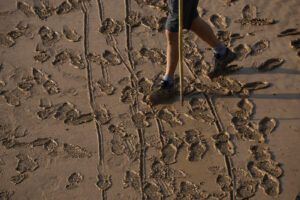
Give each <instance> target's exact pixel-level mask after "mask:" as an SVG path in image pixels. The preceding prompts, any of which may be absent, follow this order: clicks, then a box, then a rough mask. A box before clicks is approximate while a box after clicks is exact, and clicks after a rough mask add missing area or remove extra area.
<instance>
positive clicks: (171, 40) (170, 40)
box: [166, 30, 178, 76]
mask: <svg viewBox="0 0 300 200" xmlns="http://www.w3.org/2000/svg"><path fill="white" fill-rule="evenodd" d="M166 37H167V66H166V75H168V76H174V73H175V70H176V67H177V63H178V32H171V31H169V30H166Z"/></svg>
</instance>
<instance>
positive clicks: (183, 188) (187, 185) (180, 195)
mask: <svg viewBox="0 0 300 200" xmlns="http://www.w3.org/2000/svg"><path fill="white" fill-rule="evenodd" d="M176 197H177V198H176V199H207V198H208V197H209V195H208V194H207V192H205V191H201V190H200V186H199V185H196V184H194V183H191V182H189V181H182V182H181V183H180V185H179V189H178V191H177V194H176Z"/></svg>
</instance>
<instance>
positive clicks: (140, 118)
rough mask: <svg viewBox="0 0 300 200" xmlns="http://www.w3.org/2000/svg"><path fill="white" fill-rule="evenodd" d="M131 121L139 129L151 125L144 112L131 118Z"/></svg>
mask: <svg viewBox="0 0 300 200" xmlns="http://www.w3.org/2000/svg"><path fill="white" fill-rule="evenodd" d="M131 120H132V121H133V123H134V125H135V127H136V128H138V129H142V128H146V127H149V126H150V123H149V122H148V121H147V119H146V116H145V114H144V113H142V112H138V113H135V114H134V115H132V116H131Z"/></svg>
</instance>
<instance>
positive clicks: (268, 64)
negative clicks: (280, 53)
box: [257, 58, 284, 72]
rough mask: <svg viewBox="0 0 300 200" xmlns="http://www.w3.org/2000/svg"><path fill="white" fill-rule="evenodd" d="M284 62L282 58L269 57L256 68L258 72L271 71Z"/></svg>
mask: <svg viewBox="0 0 300 200" xmlns="http://www.w3.org/2000/svg"><path fill="white" fill-rule="evenodd" d="M283 63H284V59H282V58H271V59H268V60H267V61H265V62H264V63H262V64H261V65H259V66H258V67H257V70H258V71H260V72H268V71H272V70H274V69H275V68H278V67H280V66H281V65H282V64H283Z"/></svg>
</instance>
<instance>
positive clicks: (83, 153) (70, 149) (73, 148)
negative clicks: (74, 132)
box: [64, 143, 92, 158]
mask: <svg viewBox="0 0 300 200" xmlns="http://www.w3.org/2000/svg"><path fill="white" fill-rule="evenodd" d="M64 151H65V152H66V153H67V154H68V155H69V156H71V157H72V158H90V157H91V156H92V154H91V153H90V152H88V151H87V150H85V149H84V148H82V147H80V146H77V145H73V144H67V143H64Z"/></svg>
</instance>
